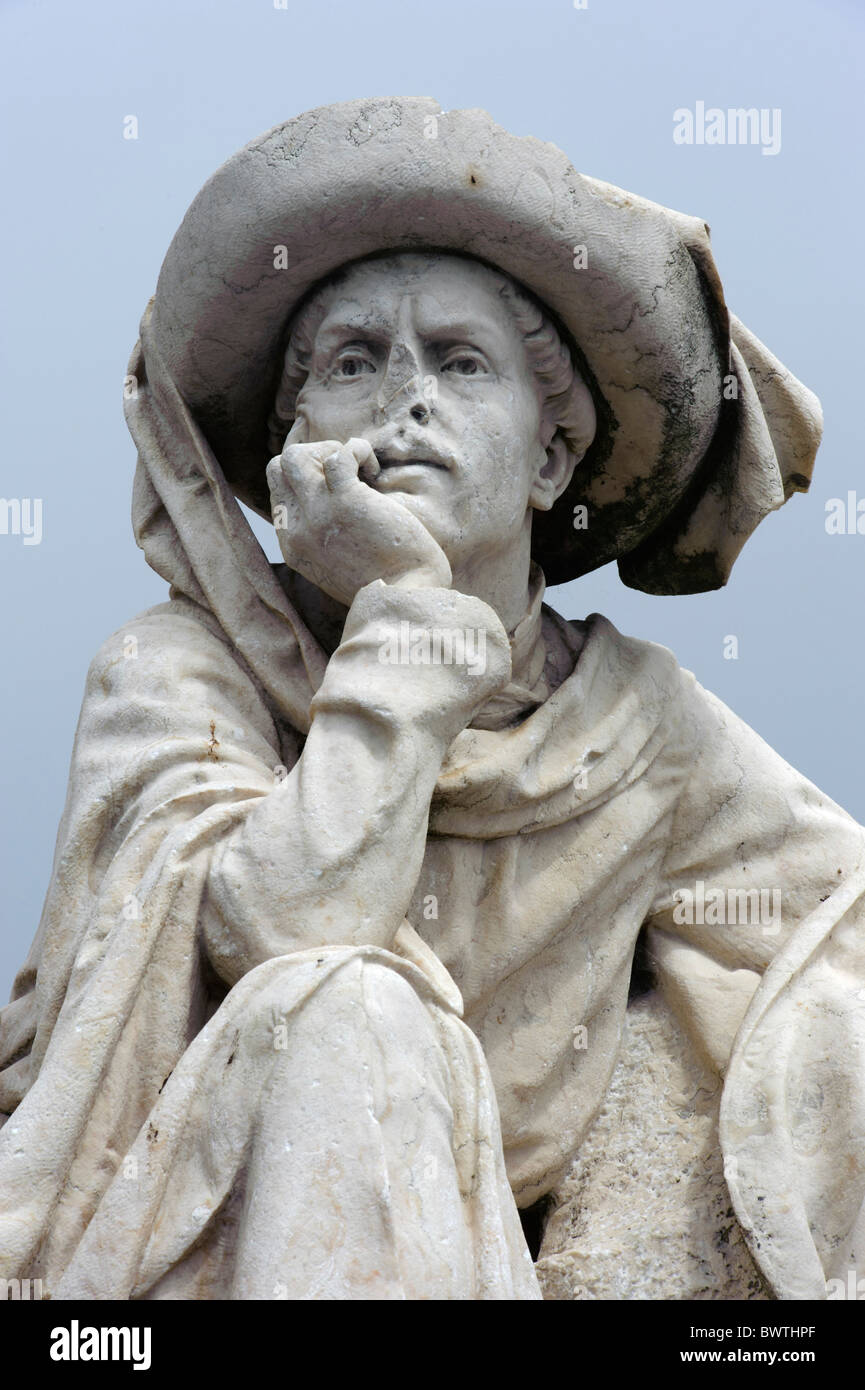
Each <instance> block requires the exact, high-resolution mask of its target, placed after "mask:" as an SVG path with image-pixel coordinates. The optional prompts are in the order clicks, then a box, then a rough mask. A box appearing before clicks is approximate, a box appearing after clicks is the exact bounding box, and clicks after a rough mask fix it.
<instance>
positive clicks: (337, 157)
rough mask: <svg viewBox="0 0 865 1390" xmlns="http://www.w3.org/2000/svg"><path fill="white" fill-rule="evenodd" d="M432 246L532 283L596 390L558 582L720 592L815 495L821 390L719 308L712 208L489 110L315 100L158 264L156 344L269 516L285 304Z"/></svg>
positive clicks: (274, 135)
mask: <svg viewBox="0 0 865 1390" xmlns="http://www.w3.org/2000/svg"><path fill="white" fill-rule="evenodd" d="M422 248H440V249H442V250H447V251H450V252H459V253H462V254H465V255H470V256H474V257H477V258H479V259H480V260H482V261H484V262H486V263H488V264H490V265H493V266H496V267H498V268H500V269H501V270H504V271H506V272H507V273H508V274H509V275H511V276H513V277H514V278H515V279H516V280H518V281H520V282H521V283H522V284H523V285H524V286H525V287H526V288H527V289H528V290H529V291H531V293H532V294H534V295H535V296H536V297H537V298H538V299H539V300H541V301H542V303H543V304H544V305H545V306H546V307H547V309H548V310H549V311H550V313H551V317H552V318H553V319H554V321H555V322H556V323H557V325H558V327H559V329H560V331H561V333H562V335H563V337H564V338H565V340H566V341H568V342H569V345H570V346H571V348H572V350H573V352H574V356H575V360H576V362H577V364H578V366H579V367H580V369H581V370H582V372H583V374H584V376H585V377H586V379H587V381H588V383H589V385H590V388H591V389H592V391H593V393H594V396H595V401H596V406H597V409H598V419H599V428H598V434H597V437H596V439H595V442H594V443H593V445H592V447H591V448H590V450H589V452H588V453H587V454H586V456H585V458H584V460H583V461H582V462H581V463H580V464H579V466H578V467H577V468H576V470H575V472H574V477H573V480H572V482H571V484H570V486H569V488H568V490H567V492H566V493H565V494H563V496H562V498H561V499H560V500H559V502H558V503H557V504H556V506H555V507H554V508H553V510H552V511H551V512H549V513H536V515H535V520H534V528H533V552H534V555H535V558H536V559H537V560H538V561H539V562H540V564H541V565H542V567H543V569H544V572H545V574H546V577H547V580H548V582H550V583H562V582H564V581H565V580H568V579H573V578H576V577H578V576H579V575H581V574H585V573H587V572H589V571H590V570H593V569H595V568H597V567H598V566H599V565H602V564H605V563H607V562H608V561H610V560H612V559H616V560H618V563H619V570H620V573H621V575H622V578H623V579H624V581H625V583H627V584H629V585H631V586H632V587H634V588H639V589H644V590H646V591H647V592H650V593H667V594H671V593H693V592H698V591H700V590H704V589H713V588H717V587H719V586H720V585H722V584H724V583H726V580H727V578H728V575H729V572H730V568H731V566H732V564H733V561H734V560H735V558H736V556H737V554H738V553H739V551H740V549H741V547H742V545H743V544H744V542H745V540H746V539H747V537H748V536H749V535H750V534H751V532H752V531H753V530H754V527H755V526H756V525H757V524H758V523H759V521H760V520H762V518H763V517H764V516H765V515H766V514H767V513H768V512H769V511H771V510H773V509H775V508H776V507H779V506H780V505H781V504H782V503H783V502H784V501H785V500H786V498H787V497H789V496H790V494H791V493H792V492H793V491H797V490H798V491H804V490H805V489H806V488H807V487H808V484H809V481H810V475H811V469H812V466H813V461H814V455H815V453H816V449H817V445H818V443H819V439H820V430H821V417H820V407H819V403H818V401H817V400H816V398H815V397H814V396H813V395H812V394H811V392H810V391H808V390H806V388H805V387H804V386H802V385H801V383H800V382H798V381H797V380H796V378H795V377H793V376H792V375H791V374H790V373H789V372H788V371H786V369H785V368H784V367H783V366H782V365H781V364H780V363H779V362H778V361H777V360H776V359H775V358H774V357H773V356H772V355H771V353H769V352H768V350H767V349H766V348H765V347H764V346H763V345H762V344H761V343H760V342H758V340H757V339H756V338H754V337H753V335H751V334H750V333H748V332H747V330H746V329H745V328H744V327H743V325H742V324H740V323H739V322H738V320H737V319H735V318H734V317H733V316H732V315H730V314H729V313H728V311H727V308H726V305H725V302H724V297H723V291H722V288H721V282H720V279H719V276H718V272H717V270H716V268H715V264H714V261H713V259H712V255H711V250H710V246H709V229H708V227H707V226H706V225H705V223H704V222H702V221H701V220H700V219H698V218H693V217H686V216H684V215H683V214H681V213H677V212H673V211H671V210H670V209H667V208H664V207H661V206H659V205H658V204H655V203H651V202H648V201H647V200H645V199H643V198H640V197H637V196H635V195H634V194H630V193H625V192H623V191H622V190H621V189H619V188H616V187H614V186H613V185H611V184H608V183H603V182H600V181H599V180H597V179H593V178H588V177H586V176H584V175H582V174H579V173H577V172H576V170H575V169H574V168H573V167H572V166H571V164H570V163H569V161H568V159H567V157H566V156H565V155H564V154H563V153H562V152H561V150H559V149H557V148H556V147H555V146H554V145H550V144H545V143H542V142H541V141H539V140H536V139H533V138H520V137H517V136H514V135H511V134H509V133H508V132H507V131H505V130H502V129H501V128H500V127H499V126H497V125H495V124H494V122H493V121H492V119H491V117H490V116H489V115H488V114H487V113H486V112H485V111H479V110H467V111H448V112H443V111H442V110H441V109H440V107H439V104H438V103H437V102H435V101H433V100H432V99H431V98H428V97H380V98H374V99H370V100H358V101H350V102H343V103H339V104H337V105H333V106H325V107H320V108H319V109H317V110H314V111H308V112H305V113H304V114H303V115H300V116H296V117H295V118H294V119H292V120H290V121H286V122H285V123H284V124H282V125H279V126H276V127H275V128H274V129H273V130H271V131H269V132H268V133H267V134H266V135H263V136H261V137H260V138H259V139H257V140H253V141H252V142H251V143H250V144H248V145H246V146H245V147H244V148H243V149H242V150H240V151H239V152H238V153H237V154H235V155H233V156H232V158H231V159H229V160H228V162H227V163H226V164H224V165H223V166H222V167H221V168H220V169H219V170H218V171H217V172H216V173H215V174H214V176H213V177H212V178H211V179H210V180H209V181H208V183H207V184H205V186H204V188H203V189H202V190H201V192H200V193H199V194H198V196H197V197H196V199H195V201H194V202H193V203H192V205H191V207H190V209H189V211H188V212H187V214H186V216H185V218H184V220H183V222H182V224H181V226H180V228H179V230H178V232H177V235H176V236H175V237H174V240H173V241H172V243H171V246H170V248H169V251H168V254H167V256H166V258H165V262H164V264H163V266H162V270H161V273H160V276H159V283H158V287H157V291H156V296H155V300H154V303H153V306H152V314H151V330H152V334H153V340H154V343H155V344H156V345H157V347H158V349H159V352H160V354H161V356H162V358H163V360H164V362H165V364H166V366H167V368H168V370H169V371H170V372H171V374H172V376H173V378H174V381H175V382H176V384H177V386H178V388H179V390H180V392H181V394H182V396H183V397H184V399H185V400H186V402H187V404H188V405H189V407H190V408H191V410H192V411H193V413H194V414H195V416H196V418H197V419H198V421H199V422H200V424H201V426H202V429H203V431H204V433H205V435H206V437H207V439H208V441H209V443H210V444H211V446H212V448H213V450H214V452H215V454H216V457H217V459H218V460H219V462H220V464H221V466H222V469H223V471H224V473H225V476H226V478H227V480H228V481H229V483H230V485H231V486H232V488H233V489H234V491H235V493H236V495H237V496H238V497H239V498H240V499H241V500H243V501H244V502H246V503H247V504H248V505H249V506H251V507H253V508H254V509H255V510H257V511H259V512H260V513H261V514H262V515H265V516H269V515H270V508H269V499H268V490H267V484H266V479H265V467H266V465H267V462H268V459H269V457H270V452H271V451H270V449H269V448H268V429H267V422H268V416H269V414H270V410H271V407H272V405H273V400H274V395H275V393H276V389H277V385H278V382H279V378H280V374H281V370H282V363H283V352H284V347H285V334H286V326H287V323H288V321H289V320H290V318H291V316H292V313H293V312H294V310H295V309H296V307H297V305H298V304H299V303H300V301H301V300H302V299H303V297H304V296H305V295H306V294H307V293H308V292H309V291H310V289H311V288H312V287H313V286H314V285H315V284H316V283H317V282H318V281H319V280H321V279H323V278H324V277H326V276H328V275H329V274H331V273H332V272H333V271H334V270H336V269H338V268H339V267H340V266H342V265H344V264H345V263H346V262H348V261H354V260H357V259H359V258H362V257H364V256H368V255H371V254H376V253H381V252H383V251H388V250H409V249H422ZM577 505H584V506H585V507H586V508H587V512H586V513H585V514H580V518H579V519H580V521H581V522H582V521H585V522H586V525H585V526H583V525H579V526H575V524H574V521H575V513H574V508H575V507H576V506H577Z"/></svg>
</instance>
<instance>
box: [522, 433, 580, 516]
mask: <svg viewBox="0 0 865 1390" xmlns="http://www.w3.org/2000/svg"><path fill="white" fill-rule="evenodd" d="M544 454H545V462H543V463H541V466H540V468H539V470H538V472H537V474H536V475H535V481H534V484H533V486H532V491H531V494H530V496H529V505H530V506H532V507H534V508H535V509H536V511H539V512H548V511H549V510H550V508H551V507H552V506H553V504H554V503H555V502H557V501H558V500H559V498H560V497H561V495H562V493H563V492H564V491H565V488H566V487H567V486H568V484H569V482H570V481H571V478H572V476H573V472H574V469H575V468H576V466H577V464H578V463H579V461H580V459H581V458H582V454H575V453H572V452H571V450H570V449H569V448H568V445H567V442H566V441H565V438H564V435H563V434H562V433H561V431H560V430H556V432H555V434H554V435H553V437H552V439H551V440H550V442H549V444H548V445H547V447H546V449H545V450H544ZM539 462H540V459H539Z"/></svg>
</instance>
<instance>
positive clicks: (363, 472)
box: [345, 437, 381, 483]
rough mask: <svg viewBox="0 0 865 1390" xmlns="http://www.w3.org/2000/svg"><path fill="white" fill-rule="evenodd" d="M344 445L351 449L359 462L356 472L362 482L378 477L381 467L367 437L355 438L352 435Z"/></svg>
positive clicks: (368, 481) (369, 481)
mask: <svg viewBox="0 0 865 1390" xmlns="http://www.w3.org/2000/svg"><path fill="white" fill-rule="evenodd" d="M345 447H346V448H347V449H351V452H352V453H353V454H354V456H355V458H356V459H357V461H358V463H359V464H360V468H359V470H358V473H359V477H361V478H363V480H364V482H366V483H371V482H372V481H373V480H374V479H375V478H377V477H378V475H379V473H380V472H381V468H380V466H379V462H378V459H377V458H376V456H375V453H374V451H373V447H372V445H371V444H370V442H369V440H368V439H355V438H354V437H352V438H351V439H350V440H349V441H348V443H347V444H346V446H345Z"/></svg>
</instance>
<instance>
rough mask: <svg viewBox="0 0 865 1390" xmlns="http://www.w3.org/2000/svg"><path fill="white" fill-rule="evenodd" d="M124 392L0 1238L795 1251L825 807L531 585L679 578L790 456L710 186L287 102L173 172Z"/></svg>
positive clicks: (498, 1269)
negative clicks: (126, 610) (613, 566)
mask: <svg viewBox="0 0 865 1390" xmlns="http://www.w3.org/2000/svg"><path fill="white" fill-rule="evenodd" d="M124 394H125V407H126V413H127V419H128V423H129V427H130V430H131V433H132V435H133V438H134V440H135V444H136V447H137V450H138V465H137V471H136V476H135V487H134V503H133V521H134V528H135V535H136V539H137V542H138V544H139V545H140V546H141V548H142V549H143V550H144V553H145V557H146V559H147V561H148V563H149V564H150V565H151V566H152V567H153V568H154V569H155V570H156V571H157V572H158V573H159V574H160V575H162V576H163V577H164V578H165V579H166V581H167V582H168V583H169V585H170V591H169V595H168V599H167V601H166V602H165V603H163V604H160V605H159V606H157V607H156V608H152V609H150V610H149V611H147V612H145V613H142V614H141V615H139V616H138V617H136V618H133V619H132V620H131V621H130V622H129V623H127V624H126V625H125V626H124V627H123V628H122V629H121V630H120V631H118V632H117V633H115V634H114V635H113V636H111V637H109V638H108V640H107V641H106V642H105V644H104V645H103V647H102V648H101V650H100V651H99V653H98V654H97V656H96V657H95V659H94V661H93V663H92V666H91V669H90V672H89V676H88V680H87V686H86V690H85V694H84V701H83V707H82V711H81V719H80V723H79V726H78V731H77V735H76V740H75V748H74V752H73V758H72V768H71V774H70V782H69V794H68V799H67V803H66V808H65V811H64V815H63V820H62V823H61V826H60V831H59V836H58V842H57V851H56V856H55V861H54V868H53V876H52V881H51V885H50V888H49V891H48V895H47V899H46V903H45V909H44V914H43V917H42V921H41V925H40V927H39V931H38V934H37V936H36V939H35V941H34V944H33V948H32V950H31V953H30V956H29V958H28V960H27V962H26V964H25V965H24V967H23V968H22V970H21V971H20V973H19V975H18V977H17V980H16V983H15V987H14V991H13V997H12V1001H11V1002H10V1003H9V1004H8V1005H7V1006H6V1007H5V1008H4V1009H3V1010H2V1013H0V1111H2V1112H3V1116H4V1122H3V1126H2V1129H0V1276H2V1277H5V1278H25V1277H27V1278H31V1279H36V1278H38V1279H41V1280H42V1281H43V1287H44V1289H45V1291H46V1294H48V1295H50V1296H51V1297H52V1298H61V1299H62V1298H70V1297H80V1298H89V1299H221V1298H232V1299H346V1300H352V1299H364V1300H366V1299H391V1298H394V1299H443V1300H447V1299H498V1300H503V1299H514V1300H523V1299H528V1300H536V1299H540V1298H547V1299H604V1298H650V1297H660V1298H669V1299H681V1298H708V1299H713V1298H715V1299H733V1298H772V1297H775V1298H782V1299H805V1298H826V1297H832V1296H833V1289H834V1287H835V1285H836V1284H837V1282H838V1281H839V1280H846V1279H847V1277H848V1273H849V1271H850V1270H858V1269H860V1268H861V1267H862V1265H863V1261H865V1204H863V1196H865V1160H863V1130H865V1051H863V1047H865V940H863V915H865V909H863V904H865V854H863V851H865V832H863V830H862V828H861V827H860V826H859V825H858V824H856V823H855V821H853V820H852V819H851V818H850V816H848V815H847V814H846V813H845V812H844V811H843V810H841V809H840V808H839V807H838V806H836V805H834V804H833V803H832V802H831V801H830V800H829V798H828V797H826V796H824V795H823V794H822V793H821V792H820V791H818V790H817V788H816V787H814V786H813V785H812V784H811V783H810V782H808V781H807V780H806V779H805V778H804V777H802V776H801V775H800V774H799V773H798V772H796V771H795V770H794V769H793V768H792V767H790V766H789V765H788V764H787V763H786V762H784V761H783V760H782V759H781V758H780V757H779V756H778V755H777V754H775V753H774V752H773V751H772V749H771V748H769V747H768V746H767V744H766V743H764V742H763V741H762V740H761V739H760V738H758V737H757V735H756V734H754V733H753V732H752V731H751V730H750V729H749V728H747V726H746V725H744V724H743V723H742V722H741V721H740V720H739V719H738V718H737V717H736V715H735V714H734V713H733V712H732V711H730V710H729V709H727V708H726V707H725V706H724V705H723V704H721V702H720V701H719V700H717V699H716V698H715V697H714V696H712V695H711V694H710V693H709V692H707V691H706V690H704V689H702V688H701V687H700V685H699V684H698V683H697V682H696V680H695V679H694V677H693V676H692V675H691V674H690V673H689V672H688V671H685V670H683V669H681V668H680V666H679V665H678V663H677V662H676V660H675V658H674V657H673V655H672V654H671V653H670V652H669V651H667V650H666V649H664V648H662V647H659V646H656V645H654V644H652V643H649V642H644V641H637V640H634V639H632V638H629V637H626V636H623V635H622V634H621V633H619V632H618V631H617V630H616V628H615V627H614V626H613V625H612V623H611V622H609V621H608V620H607V619H606V618H604V617H602V616H601V615H599V614H597V613H593V614H590V615H589V616H587V617H586V618H585V619H584V620H581V621H566V620H565V619H563V618H562V617H560V616H559V615H558V614H556V613H555V612H554V611H553V610H552V609H551V608H550V607H548V606H547V605H545V604H544V602H543V599H544V588H545V583H561V582H563V581H565V580H568V579H571V578H575V577H577V576H580V575H588V574H590V573H591V571H592V570H594V569H596V568H597V567H598V566H600V565H602V564H605V563H607V562H609V561H611V560H614V559H615V560H616V561H617V562H618V566H619V571H620V574H621V576H622V578H623V580H624V582H625V583H627V584H630V585H632V586H633V587H636V588H640V589H643V590H645V591H647V592H650V593H657V594H680V593H694V592H700V591H703V590H708V589H712V588H717V587H718V586H720V585H722V584H723V583H725V582H726V579H727V577H728V575H729V573H730V569H731V566H732V565H733V563H734V561H735V559H736V556H737V555H738V553H739V551H740V549H741V548H742V546H743V545H744V543H745V541H746V540H747V538H748V536H749V535H750V534H751V533H752V532H753V530H754V528H755V527H756V525H757V524H758V523H759V522H760V520H761V519H762V518H763V517H764V516H765V515H767V514H768V512H770V511H771V510H773V509H776V508H778V507H780V506H781V505H782V504H783V503H784V502H785V500H786V499H787V498H788V497H789V496H790V495H791V494H792V493H793V492H794V491H797V490H798V491H803V490H805V489H806V488H807V487H808V483H809V479H810V475H811V469H812V465H813V461H814V456H815V453H816V449H817V445H818V442H819V437H820V429H821V419H820V409H819V405H818V402H817V401H816V399H815V398H814V396H813V395H812V394H811V393H810V392H809V391H808V390H807V389H806V388H805V387H804V386H802V385H801V384H800V383H799V382H798V381H797V380H796V379H795V378H794V377H793V376H792V375H791V374H790V373H789V372H788V371H787V370H786V369H785V368H784V367H783V366H782V365H781V364H780V363H779V362H778V361H777V360H776V359H775V358H774V357H773V356H772V355H771V353H770V352H769V351H768V349H767V348H765V347H764V346H763V344H762V343H760V342H758V341H757V339H755V338H754V337H753V335H752V334H750V333H749V332H748V330H747V329H746V328H745V327H744V326H743V325H742V324H741V323H740V322H739V321H738V320H737V319H736V318H735V317H734V316H733V315H732V314H731V313H730V312H729V311H728V309H727V307H726V305H725V302H724V298H723V292H722V288H721V283H720V280H719V277H718V272H717V270H716V268H715V264H714V261H713V259H712V254H711V250H710V245H709V239H708V229H707V228H706V227H705V225H704V224H703V223H702V222H701V221H699V219H696V218H691V217H686V216H684V215H682V214H679V213H676V212H672V211H671V210H669V209H666V208H662V207H660V206H658V205H656V204H653V203H650V202H647V201H646V200H644V199H642V198H638V197H636V196H634V195H632V194H629V193H625V192H623V191H622V190H620V189H617V188H614V187H613V186H612V185H609V184H604V183H601V182H599V181H597V180H593V179H590V178H586V177H583V176H581V175H580V174H578V173H577V172H575V170H574V169H573V168H572V167H571V165H570V163H569V162H568V160H567V159H566V158H565V156H564V155H563V154H562V153H561V152H560V151H559V150H557V149H556V148H555V147H553V146H551V145H546V144H542V143H540V142H538V141H536V140H533V139H518V138H515V137H513V136H511V135H509V134H508V133H507V132H506V131H504V130H502V129H500V128H499V127H497V126H496V125H494V124H493V122H492V121H491V119H490V117H489V116H487V114H486V113H485V112H482V111H451V112H442V111H441V110H440V108H439V106H438V104H437V103H436V102H434V101H432V100H430V99H426V98H382V99H375V100H368V101H366V100H360V101H353V102H348V103H343V104H339V105H335V106H329V107H324V108H321V109H319V110H316V111H312V112H309V113H306V114H304V115H302V116H299V117H297V118H295V119H293V120H290V121H287V122H286V123H285V124H284V125H281V126H278V127H276V128H275V129H274V130H272V131H270V132H269V133H268V134H266V135H264V136H263V137H262V138H261V139H259V140H256V141H254V142H253V143H251V144H250V145H248V146H247V147H246V148H245V149H243V150H242V151H240V153H238V154H237V155H235V156H234V157H233V158H232V159H230V160H229V161H228V163H227V164H225V165H224V166H223V167H222V168H221V169H220V170H219V171H218V172H217V173H216V174H215V175H214V177H213V178H212V179H211V180H210V181H209V183H208V184H206V185H205V187H204V189H203V190H202V191H201V193H200V194H199V195H198V197H197V198H196V199H195V201H194V202H193V204H192V206H191V208H190V210H189V212H188V213H187V215H186V217H185V219H184V221H183V223H182V225H181V227H180V229H179V231H178V232H177V235H176V237H175V239H174V241H173V243H172V245H171V248H170V250H169V252H168V255H167V257H166V260H165V263H164V265H163V269H162V272H161V275H160V279H159V284H158V287H157V290H156V294H155V296H154V298H153V300H152V301H151V302H150V304H149V305H148V307H147V309H146V311H145V314H144V317H143V320H142V323H141V330H140V339H139V342H138V344H137V345H136V349H135V352H134V354H133V357H132V360H131V362H130V365H129V372H128V376H127V380H126V387H125V391H124ZM239 501H242V502H243V503H245V504H246V506H247V507H249V508H251V509H253V510H254V511H256V512H258V513H259V514H260V515H261V516H264V517H267V518H268V519H269V520H271V521H272V522H273V525H274V527H275V533H276V536H277V537H278V541H279V547H280V550H281V553H282V556H283V559H284V563H283V564H276V565H274V564H270V563H269V562H268V561H267V559H266V558H265V555H264V552H263V550H262V549H261V547H260V545H259V543H258V541H257V540H256V539H255V536H254V533H253V531H252V530H251V528H250V526H249V524H248V522H247V520H246V518H245V516H244V513H243V511H242V509H241V507H240V506H239V505H238V503H239ZM589 582H590V581H589Z"/></svg>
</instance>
